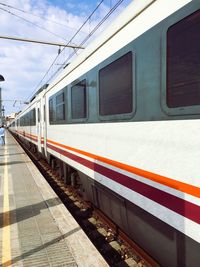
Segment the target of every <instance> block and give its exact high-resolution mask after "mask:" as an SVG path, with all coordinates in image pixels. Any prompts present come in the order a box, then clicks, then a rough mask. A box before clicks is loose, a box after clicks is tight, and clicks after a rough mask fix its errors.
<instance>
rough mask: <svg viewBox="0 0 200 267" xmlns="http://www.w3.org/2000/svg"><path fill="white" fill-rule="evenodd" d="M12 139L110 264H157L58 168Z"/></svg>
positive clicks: (120, 266) (147, 266) (119, 266)
mask: <svg viewBox="0 0 200 267" xmlns="http://www.w3.org/2000/svg"><path fill="white" fill-rule="evenodd" d="M14 137H15V139H16V140H17V141H18V142H19V144H20V145H21V146H22V147H23V149H24V150H25V151H26V153H27V154H28V156H29V157H30V158H31V159H32V161H33V162H34V163H35V165H36V166H37V167H38V169H39V170H40V172H41V173H42V174H43V176H44V177H45V179H46V180H47V181H48V183H49V184H50V186H51V187H52V188H53V190H54V191H55V192H56V193H57V195H58V196H59V198H60V199H61V201H62V202H63V204H64V205H65V206H66V208H67V209H68V210H69V211H70V213H71V214H72V216H73V217H74V218H75V220H76V221H77V222H78V223H79V225H80V226H81V227H82V229H83V230H84V231H85V233H86V234H87V236H88V237H89V238H90V240H91V241H92V243H93V244H94V245H95V247H96V248H97V249H98V251H99V252H100V253H101V255H102V256H103V257H104V259H105V260H106V261H107V263H108V264H109V266H111V267H159V266H160V265H159V264H158V263H157V262H156V261H154V259H152V258H151V257H150V256H149V255H148V254H147V253H145V251H143V250H142V248H140V247H139V246H138V245H137V244H136V243H134V242H133V241H132V240H131V239H130V238H129V237H128V236H127V235H126V234H125V233H124V232H122V231H121V230H120V228H119V227H118V226H117V225H116V224H115V223H114V222H112V221H111V220H110V219H109V218H108V217H107V216H106V215H105V214H103V213H102V212H101V211H100V210H98V209H97V208H96V207H95V206H93V205H92V204H91V203H88V202H86V201H84V200H83V199H82V198H81V196H80V195H79V194H78V192H77V190H76V189H75V188H73V187H72V186H68V185H65V183H64V181H63V180H62V179H61V178H60V174H59V171H57V170H56V168H54V169H52V168H51V166H50V165H49V164H48V163H47V161H46V160H45V159H43V158H41V157H38V156H37V153H34V151H31V150H29V149H28V148H27V147H26V146H25V145H24V143H22V142H21V140H19V139H18V138H17V137H16V136H14Z"/></svg>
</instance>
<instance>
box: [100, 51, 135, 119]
mask: <svg viewBox="0 0 200 267" xmlns="http://www.w3.org/2000/svg"><path fill="white" fill-rule="evenodd" d="M132 110H133V90H132V53H131V52H129V53H127V54H126V55H124V56H122V57H120V58H119V59H117V60H116V61H114V62H112V63H111V64H109V65H107V66H106V67H104V68H103V69H101V70H100V71H99V113H100V115H101V116H105V115H117V114H125V113H131V112H132Z"/></svg>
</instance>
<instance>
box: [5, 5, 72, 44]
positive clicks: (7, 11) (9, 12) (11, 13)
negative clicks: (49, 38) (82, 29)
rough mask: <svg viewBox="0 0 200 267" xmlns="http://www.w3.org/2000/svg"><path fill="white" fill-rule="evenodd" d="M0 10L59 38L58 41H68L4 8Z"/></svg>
mask: <svg viewBox="0 0 200 267" xmlns="http://www.w3.org/2000/svg"><path fill="white" fill-rule="evenodd" d="M0 10H3V11H4V12H6V13H8V14H10V15H12V16H15V17H17V18H20V19H22V20H23V21H25V22H27V23H29V24H32V25H34V26H35V27H37V28H39V29H42V30H44V31H46V32H48V33H50V34H52V35H54V36H56V37H59V38H60V39H63V40H64V41H67V42H68V40H66V39H65V38H64V37H62V36H60V35H58V34H56V33H54V32H52V31H49V30H48V29H46V28H45V27H42V26H39V25H38V24H36V23H34V22H32V21H29V20H27V19H25V18H23V17H21V16H19V15H16V14H14V13H13V12H11V11H9V10H6V9H4V8H2V7H0Z"/></svg>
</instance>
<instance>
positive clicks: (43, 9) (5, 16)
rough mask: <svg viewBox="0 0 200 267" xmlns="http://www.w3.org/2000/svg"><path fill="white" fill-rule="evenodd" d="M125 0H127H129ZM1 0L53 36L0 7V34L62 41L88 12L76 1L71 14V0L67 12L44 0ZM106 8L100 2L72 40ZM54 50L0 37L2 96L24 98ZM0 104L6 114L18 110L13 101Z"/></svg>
mask: <svg viewBox="0 0 200 267" xmlns="http://www.w3.org/2000/svg"><path fill="white" fill-rule="evenodd" d="M127 1H128V0H127ZM128 2H130V0H129V1H128ZM1 3H5V4H7V5H11V6H13V7H16V8H18V9H22V10H25V11H27V12H30V13H31V14H34V15H36V16H31V15H30V14H26V13H23V12H19V11H17V10H15V9H11V8H8V7H6V6H2V5H0V8H3V9H6V10H10V12H12V13H14V14H16V15H17V16H21V17H23V18H24V19H26V20H31V21H32V22H33V23H35V24H37V25H38V26H39V27H43V28H46V29H47V30H49V31H51V32H53V33H55V34H56V36H54V35H52V34H50V33H48V32H47V31H45V30H42V29H41V28H39V27H34V26H33V25H32V24H30V23H27V22H25V21H23V20H21V19H20V18H19V17H16V16H13V15H11V14H9V13H7V12H5V11H3V10H1V9H0V29H1V30H0V34H1V35H2V36H3V35H4V36H16V37H21V38H30V39H38V40H51V41H55V42H62V43H66V42H67V41H68V40H69V39H70V38H71V37H72V36H73V34H74V33H75V32H76V30H77V29H78V28H79V27H80V26H81V25H82V23H83V22H84V21H85V20H86V18H87V16H88V15H89V14H90V13H91V12H92V10H88V6H86V5H85V6H78V5H76V6H75V8H76V10H75V12H76V13H75V14H73V12H72V4H73V3H74V1H73V2H67V3H68V4H69V5H70V4H71V7H70V11H71V12H67V9H61V8H60V7H58V6H53V5H52V4H49V3H48V1H47V0H34V1H33V0H4V1H1ZM97 3H98V1H96V5H97ZM65 4H66V3H65ZM77 8H80V13H79V15H77ZM107 11H108V6H106V5H102V7H101V9H100V10H99V11H98V12H97V14H96V15H95V16H94V17H93V19H92V20H91V21H90V24H88V25H86V26H85V27H84V28H83V29H82V32H81V33H80V34H79V35H78V36H77V37H76V38H75V40H74V41H73V43H74V42H75V43H77V44H78V42H80V41H81V40H83V38H84V37H86V35H87V34H88V33H89V30H90V27H91V26H92V25H95V23H96V21H98V20H99V18H100V17H101V18H102V17H103V15H104V14H105V13H106V12H107ZM38 16H41V17H43V18H44V19H41V18H39V17H38ZM51 21H57V22H58V24H63V25H66V26H61V25H58V24H55V23H52V22H51ZM59 36H60V37H59ZM64 39H65V40H64ZM57 51H58V47H52V46H45V45H39V44H31V43H24V42H16V41H11V40H3V39H0V74H2V75H3V76H4V77H5V82H2V83H1V84H0V86H1V87H2V99H3V100H10V99H13V100H14V99H17V100H22V101H25V100H27V98H28V97H30V95H31V94H32V93H33V90H34V89H35V87H36V86H37V84H38V83H39V81H40V80H41V79H42V77H43V76H44V74H45V72H46V71H47V69H48V68H49V66H50V65H51V63H52V62H53V60H54V59H55V57H56V56H57ZM65 55H66V57H67V56H68V55H69V51H66V52H65ZM3 105H4V106H5V109H6V110H5V112H6V114H10V113H11V112H14V111H18V110H16V107H13V102H9V101H4V102H3ZM18 108H19V107H18Z"/></svg>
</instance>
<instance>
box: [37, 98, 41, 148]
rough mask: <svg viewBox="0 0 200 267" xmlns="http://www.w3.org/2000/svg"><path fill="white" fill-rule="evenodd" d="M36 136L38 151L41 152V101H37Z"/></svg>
mask: <svg viewBox="0 0 200 267" xmlns="http://www.w3.org/2000/svg"><path fill="white" fill-rule="evenodd" d="M37 138H38V151H39V152H42V145H41V141H42V140H41V102H40V101H39V102H37Z"/></svg>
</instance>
